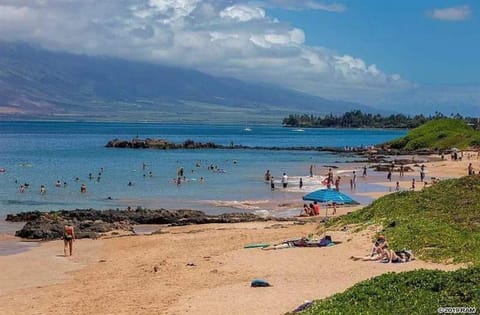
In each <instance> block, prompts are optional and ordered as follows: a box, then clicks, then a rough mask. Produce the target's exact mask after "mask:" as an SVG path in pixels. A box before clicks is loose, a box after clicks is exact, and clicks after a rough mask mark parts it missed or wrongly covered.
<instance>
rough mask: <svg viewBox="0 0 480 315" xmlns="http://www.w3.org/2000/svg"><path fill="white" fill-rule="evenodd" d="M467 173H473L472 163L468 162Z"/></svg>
mask: <svg viewBox="0 0 480 315" xmlns="http://www.w3.org/2000/svg"><path fill="white" fill-rule="evenodd" d="M468 175H473V166H472V163H469V164H468Z"/></svg>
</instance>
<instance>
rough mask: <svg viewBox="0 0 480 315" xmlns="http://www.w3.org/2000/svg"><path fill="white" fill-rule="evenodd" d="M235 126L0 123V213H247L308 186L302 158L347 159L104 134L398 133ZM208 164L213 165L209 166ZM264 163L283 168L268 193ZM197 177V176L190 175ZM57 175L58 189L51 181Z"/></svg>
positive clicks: (353, 137)
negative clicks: (155, 146) (178, 146)
mask: <svg viewBox="0 0 480 315" xmlns="http://www.w3.org/2000/svg"><path fill="white" fill-rule="evenodd" d="M244 128H245V126H240V125H236V126H235V125H199V124H195V125H194V124H185V125H184V124H156V123H90V122H89V123H84V122H74V123H73V122H72V123H71V122H0V168H3V169H5V172H0V217H3V216H4V215H5V214H6V213H13V212H20V211H27V210H43V211H44V210H58V209H75V208H95V209H112V208H113V209H115V208H126V207H128V206H131V207H132V208H136V207H138V206H141V207H147V208H160V207H164V208H169V209H179V208H192V209H199V210H205V211H207V212H209V213H218V212H225V211H238V209H236V208H243V209H249V208H250V209H257V208H258V207H256V206H255V203H256V202H257V201H262V200H274V201H277V200H278V201H281V200H285V199H289V198H292V196H296V195H299V194H300V193H303V192H307V191H311V190H313V189H315V188H316V187H318V182H319V179H316V178H314V179H313V180H312V179H309V178H306V177H307V175H308V170H309V166H310V165H311V164H313V165H315V170H316V172H317V173H322V174H323V173H325V172H326V171H325V168H324V167H323V166H324V165H332V164H334V163H338V162H346V161H349V160H350V161H351V160H352V159H353V158H352V157H349V156H339V155H332V154H328V153H324V152H301V151H263V150H166V151H165V150H133V149H112V148H105V147H104V146H105V144H106V143H107V142H108V141H109V140H111V139H113V138H119V139H132V138H134V137H137V136H138V137H140V138H146V137H150V138H163V139H167V140H169V141H173V142H183V141H185V140H187V139H192V140H194V141H200V142H209V141H211V142H214V143H217V144H223V145H229V144H230V143H232V142H233V143H234V144H241V145H248V146H277V147H291V146H335V147H344V146H353V147H355V146H361V145H373V144H378V143H381V142H384V141H387V140H391V139H394V138H397V137H399V136H402V135H404V134H405V133H406V131H403V130H371V129H305V130H304V131H303V132H302V131H298V130H294V129H290V128H283V127H281V126H249V128H250V129H251V131H244ZM144 163H145V165H146V167H145V169H144V167H143V164H144ZM210 165H216V166H217V167H218V168H219V169H221V170H222V171H221V172H218V171H212V170H209V169H208V166H210ZM181 167H183V168H184V175H185V177H186V179H187V180H186V181H183V182H182V183H181V184H180V185H177V184H175V183H173V179H174V178H175V177H176V176H177V172H178V170H179V168H181ZM267 169H269V170H270V172H271V173H272V174H273V175H274V176H275V177H276V178H277V179H278V180H279V179H280V177H281V175H282V173H284V172H285V173H287V174H288V175H289V176H290V188H289V189H287V190H282V189H278V190H275V191H273V192H272V191H271V190H270V188H269V186H268V185H266V184H265V182H264V181H263V175H264V173H265V171H266V170H267ZM150 172H151V176H150ZM90 173H91V174H92V178H91V179H90V178H89V174H90ZM99 173H101V174H100V175H99ZM202 177H203V178H204V181H200V178H202ZM300 177H302V178H304V181H305V187H304V189H303V190H302V191H299V190H298V188H297V187H296V186H297V185H298V180H299V178H300ZM77 178H78V180H77ZM57 181H60V182H61V184H62V185H61V187H56V185H55V184H56V182H57ZM130 182H131V184H132V185H131V186H129V183H130ZM23 183H28V184H29V187H28V188H27V189H26V190H25V191H24V192H23V193H21V192H20V190H19V187H20V185H21V184H23ZM64 183H66V185H64ZM81 184H85V185H86V186H87V193H84V194H81V193H80V186H81ZM41 185H44V186H45V188H46V194H43V195H42V194H40V186H41ZM278 186H280V185H278ZM295 194H296V195H295Z"/></svg>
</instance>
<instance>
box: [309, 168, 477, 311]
mask: <svg viewBox="0 0 480 315" xmlns="http://www.w3.org/2000/svg"><path fill="white" fill-rule="evenodd" d="M479 205H480V177H479V176H467V177H463V178H460V179H451V180H444V181H441V182H439V183H437V184H435V185H433V186H431V187H428V188H425V189H423V190H422V191H418V192H413V191H411V192H400V193H394V194H390V195H387V196H384V197H382V198H379V199H377V200H376V201H375V202H373V203H372V204H371V205H370V206H367V207H365V208H363V209H361V210H359V211H356V212H352V213H350V214H347V215H345V216H342V217H339V218H336V219H333V220H332V221H330V222H329V223H328V228H332V227H341V226H344V225H347V224H354V225H356V226H357V227H358V228H359V229H363V228H366V227H367V226H370V225H378V226H382V227H383V231H382V234H385V235H386V237H387V239H388V241H389V244H390V248H392V249H394V250H399V249H403V248H406V249H411V250H413V252H414V254H415V255H416V256H417V257H418V258H421V259H423V260H429V261H434V262H446V263H451V262H453V263H466V264H469V265H470V267H469V268H467V269H460V270H457V271H453V272H443V271H438V270H416V271H411V272H403V273H387V274H384V275H381V276H379V277H376V278H373V279H369V280H366V281H363V282H361V283H358V284H356V285H354V286H353V287H351V288H350V289H348V290H347V291H345V292H343V293H339V294H336V295H334V296H332V297H330V298H327V299H324V300H319V301H316V302H315V303H314V304H313V306H312V307H310V308H309V309H308V310H306V311H305V312H303V313H302V314H316V315H318V314H436V312H437V309H438V308H439V307H447V306H448V307H476V308H477V312H478V308H479V307H480V207H479Z"/></svg>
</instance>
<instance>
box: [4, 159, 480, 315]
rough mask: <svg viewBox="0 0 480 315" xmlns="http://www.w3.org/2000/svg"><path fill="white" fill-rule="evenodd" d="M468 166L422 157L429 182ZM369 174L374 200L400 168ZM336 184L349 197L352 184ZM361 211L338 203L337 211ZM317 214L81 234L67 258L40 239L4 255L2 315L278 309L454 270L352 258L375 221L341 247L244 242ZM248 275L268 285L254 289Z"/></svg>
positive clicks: (293, 233) (313, 227) (267, 237)
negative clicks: (415, 272) (379, 282)
mask: <svg viewBox="0 0 480 315" xmlns="http://www.w3.org/2000/svg"><path fill="white" fill-rule="evenodd" d="M469 162H473V163H474V169H475V170H476V172H478V169H480V165H479V164H480V163H479V161H478V160H476V159H475V160H473V159H472V160H471V161H469V160H468V159H464V160H463V161H456V162H455V161H449V160H448V161H439V162H426V163H425V165H426V170H427V171H428V173H427V179H429V178H430V177H432V176H434V177H438V178H449V177H459V176H463V175H465V174H466V172H467V166H468V163H469ZM362 166H363V165H358V168H357V169H358V170H361V167H362ZM357 172H359V171H357ZM370 173H371V171H370V170H369V174H370ZM345 174H348V173H345ZM360 174H361V173H360ZM385 175H386V174H385ZM412 176H415V177H416V178H417V179H418V177H419V175H418V172H415V173H411V174H406V175H405V177H404V180H402V181H401V187H402V189H409V186H408V184H409V183H410V181H411V178H412ZM367 177H368V178H365V179H364V180H365V181H372V182H374V183H375V184H376V185H374V186H373V187H375V189H378V190H377V191H372V190H370V188H369V191H362V190H363V188H362V179H361V178H359V181H358V184H357V189H356V192H355V194H357V195H359V196H360V194H364V195H365V196H367V197H369V198H377V197H379V196H381V195H384V194H387V193H389V191H391V189H390V188H391V187H392V185H394V184H395V182H396V181H397V180H398V174H393V177H392V182H388V181H387V180H386V176H385V177H384V176H382V174H381V173H379V174H378V176H373V175H372V176H371V177H369V176H367ZM382 177H383V179H384V180H382ZM346 178H347V177H346ZM342 187H345V188H346V189H342V190H343V191H344V192H345V193H347V194H350V193H349V191H348V190H349V187H346V186H344V185H342ZM393 187H394V186H393ZM420 188H421V186H420V185H418V187H417V190H418V189H420ZM297 202H299V201H297ZM302 203H303V202H302V201H300V202H299V204H302ZM357 208H358V207H357ZM357 208H352V207H341V208H339V209H338V215H340V214H343V213H346V212H348V211H354V210H355V209H357ZM323 210H324V209H323V208H322V212H323ZM320 217H323V215H321V216H320ZM320 219H321V218H313V219H310V218H309V219H307V220H313V222H307V223H305V224H294V223H293V222H285V223H283V222H282V223H278V222H254V223H238V224H217V225H200V226H187V227H162V229H161V231H162V233H161V234H153V235H137V236H126V237H118V238H110V239H102V240H78V241H77V242H75V251H74V256H72V257H63V242H62V241H52V242H48V243H41V244H40V245H39V246H37V247H35V248H33V249H31V250H29V251H27V252H22V253H19V254H15V255H9V256H1V257H0V270H2V273H1V275H0V305H1V307H2V314H19V313H22V314H60V313H65V312H70V313H72V314H283V313H285V312H288V311H291V310H293V309H294V308H295V307H296V306H298V305H300V304H301V303H303V301H304V300H307V299H318V298H322V297H326V296H330V295H332V294H334V293H337V292H342V291H343V290H345V289H346V288H348V287H350V286H352V285H353V284H355V283H357V282H358V281H361V280H364V279H368V278H370V277H374V276H377V275H380V274H382V273H385V272H389V271H404V270H412V269H416V268H441V269H445V270H452V269H455V268H458V266H453V265H447V266H444V265H438V264H431V263H426V262H422V261H418V260H417V261H413V262H410V263H407V264H382V263H378V262H354V261H352V260H350V259H348V258H349V257H350V256H351V255H364V254H367V253H368V251H369V250H370V248H371V239H372V237H373V235H374V233H375V232H376V230H375V227H372V228H370V229H369V230H367V231H364V232H360V233H353V232H352V231H350V230H347V231H330V232H328V233H329V234H330V235H331V236H332V237H333V239H334V240H335V241H340V242H342V243H341V244H338V245H335V246H332V247H327V248H288V249H282V250H274V251H264V250H261V249H258V248H255V249H244V248H243V246H244V245H246V244H250V243H270V244H272V243H277V242H281V241H282V240H285V239H288V238H292V237H301V236H306V235H308V234H311V233H315V231H317V228H318V221H319V220H320ZM320 236H321V235H320ZM155 270H156V271H155ZM254 278H263V279H266V280H267V281H269V282H270V283H271V284H272V285H273V286H272V287H269V288H251V287H250V282H251V280H252V279H254Z"/></svg>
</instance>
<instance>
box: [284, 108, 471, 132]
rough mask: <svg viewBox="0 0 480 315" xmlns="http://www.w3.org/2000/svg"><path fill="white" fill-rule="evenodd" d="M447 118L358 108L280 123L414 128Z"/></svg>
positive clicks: (297, 117)
mask: <svg viewBox="0 0 480 315" xmlns="http://www.w3.org/2000/svg"><path fill="white" fill-rule="evenodd" d="M438 118H447V116H445V115H443V114H442V113H439V112H435V114H434V115H430V116H424V115H415V116H413V117H412V116H407V115H404V114H392V115H389V116H382V115H380V114H367V113H362V111H360V110H352V111H349V112H346V113H344V114H343V115H341V116H334V115H333V114H328V115H325V116H315V115H307V114H302V115H299V114H291V115H289V116H288V117H285V118H284V119H283V121H282V125H283V126H285V127H302V128H303V127H305V128H408V129H411V128H416V127H418V126H421V125H423V124H425V123H426V122H427V121H430V120H433V119H438ZM450 118H454V119H461V120H464V121H465V122H466V123H468V124H469V125H471V126H473V127H474V128H475V129H478V127H479V119H478V118H475V117H462V116H461V115H460V114H458V113H457V114H455V115H453V114H451V115H450Z"/></svg>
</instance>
